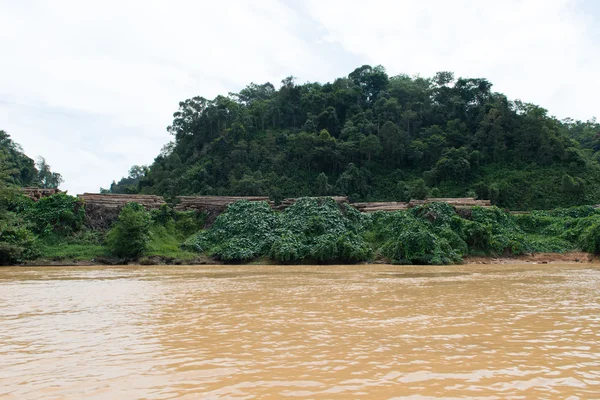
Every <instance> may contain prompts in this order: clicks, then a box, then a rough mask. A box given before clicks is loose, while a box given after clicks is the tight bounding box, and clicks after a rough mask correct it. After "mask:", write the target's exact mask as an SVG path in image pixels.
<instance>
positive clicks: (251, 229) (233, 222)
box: [184, 200, 278, 261]
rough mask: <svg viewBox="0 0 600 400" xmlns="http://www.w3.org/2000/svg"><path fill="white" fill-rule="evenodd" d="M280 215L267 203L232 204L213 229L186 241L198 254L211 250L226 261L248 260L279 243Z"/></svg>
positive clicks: (244, 202) (239, 202)
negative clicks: (276, 242)
mask: <svg viewBox="0 0 600 400" xmlns="http://www.w3.org/2000/svg"><path fill="white" fill-rule="evenodd" d="M277 225H278V216H277V215H276V214H275V212H274V211H273V210H272V209H271V207H270V206H269V204H268V203H267V202H264V201H259V202H250V201H247V200H242V201H238V202H236V203H233V204H230V205H229V206H228V207H227V209H226V210H225V211H224V212H223V213H222V214H221V215H219V216H218V217H217V219H216V220H215V222H214V224H213V225H212V226H211V228H210V229H208V230H206V231H201V232H199V233H197V234H196V235H193V236H192V237H190V238H189V239H188V240H186V241H185V243H184V247H186V248H189V249H190V250H195V251H207V250H210V252H211V254H213V255H214V256H216V257H217V258H219V259H221V260H223V261H247V260H250V259H253V258H255V257H258V256H260V255H263V254H266V253H267V251H268V249H270V248H271V246H272V243H273V241H274V240H275V235H274V232H275V230H276V229H277Z"/></svg>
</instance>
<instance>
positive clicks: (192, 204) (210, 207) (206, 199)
mask: <svg viewBox="0 0 600 400" xmlns="http://www.w3.org/2000/svg"><path fill="white" fill-rule="evenodd" d="M177 199H178V200H179V204H177V205H176V206H175V210H176V211H207V212H211V211H213V212H219V213H221V212H223V211H225V209H226V208H227V206H228V205H230V204H231V203H235V202H236V201H240V200H248V201H266V202H267V203H269V205H270V206H273V205H274V203H273V202H272V201H270V200H269V198H268V197H261V196H179V197H177Z"/></svg>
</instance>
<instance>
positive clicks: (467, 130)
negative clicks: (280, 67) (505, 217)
mask: <svg viewBox="0 0 600 400" xmlns="http://www.w3.org/2000/svg"><path fill="white" fill-rule="evenodd" d="M491 88H492V84H491V83H490V82H488V81H487V80H485V79H467V78H458V79H455V78H454V75H453V74H452V73H448V72H441V73H438V74H436V75H435V76H434V77H433V78H421V77H409V76H406V75H398V76H392V77H390V76H388V75H387V73H386V71H385V70H384V69H383V67H381V66H378V67H370V66H362V67H360V68H357V69H356V70H354V71H353V72H352V73H350V74H349V75H348V77H344V78H339V79H336V80H335V81H334V82H333V83H325V84H321V83H305V84H297V83H295V82H294V79H293V78H286V79H284V80H283V81H282V84H281V86H280V87H279V88H278V89H276V88H275V87H274V86H273V85H272V84H270V83H265V84H254V83H253V84H250V85H249V86H247V87H246V88H244V89H243V90H241V91H240V92H239V93H231V94H230V95H229V96H218V97H216V98H215V99H213V100H207V99H205V98H203V97H194V98H191V99H188V100H185V101H184V102H181V103H180V104H179V110H178V111H177V112H176V113H175V114H174V120H173V123H172V125H171V126H169V127H168V131H169V132H170V133H171V134H173V136H174V141H173V142H171V143H170V144H168V145H167V146H165V148H164V149H163V150H162V152H161V153H160V154H159V155H158V157H156V159H155V160H154V163H153V164H152V165H150V166H148V167H144V166H134V167H132V169H131V171H130V174H129V176H128V177H127V178H123V179H122V180H121V181H120V182H119V183H113V184H112V185H111V187H110V191H112V192H113V193H129V192H131V193H133V192H135V193H137V192H140V193H153V194H161V195H165V196H167V197H171V196H175V195H182V194H202V195H268V196H270V197H271V199H273V200H279V199H281V198H284V197H302V196H325V195H334V194H337V195H349V196H350V197H351V199H352V200H408V199H409V198H423V197H425V196H427V195H428V194H429V195H431V197H459V196H465V195H470V196H471V195H477V196H478V197H480V198H485V199H491V200H492V201H493V203H494V204H496V205H498V206H500V207H505V208H510V209H513V210H521V209H551V208H556V207H569V206H574V205H581V204H594V203H596V202H600V190H599V188H600V168H599V166H598V158H599V155H600V154H599V153H597V152H598V150H600V136H599V133H600V125H599V124H598V123H596V122H595V120H591V121H588V122H581V121H572V120H564V121H558V120H556V119H555V118H553V117H551V116H549V115H548V113H547V111H546V110H544V109H543V108H541V107H538V106H535V105H533V104H528V103H523V102H521V101H510V100H509V99H507V98H506V97H505V96H504V95H502V94H500V93H495V92H493V91H492V90H491Z"/></svg>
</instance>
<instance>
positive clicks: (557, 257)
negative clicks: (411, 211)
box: [0, 251, 600, 268]
mask: <svg viewBox="0 0 600 400" xmlns="http://www.w3.org/2000/svg"><path fill="white" fill-rule="evenodd" d="M565 263H569V264H597V263H600V258H598V257H597V256H595V255H593V254H591V253H586V252H581V251H573V252H568V253H533V254H522V255H517V256H514V255H503V256H465V257H464V258H463V263H462V264H459V265H476V264H565ZM275 264H277V265H280V264H279V263H276V262H274V261H272V260H269V259H260V260H255V261H251V262H246V263H223V262H221V261H219V260H215V259H212V258H209V257H197V258H194V259H185V260H184V259H177V258H170V257H162V256H150V257H143V258H141V259H138V260H131V261H124V260H118V259H109V258H102V259H91V260H47V259H38V260H33V261H30V262H27V263H23V264H15V265H6V267H44V266H47V267H91V266H127V265H136V266H139V265H149V266H151V265H163V266H171V265H229V266H235V265H240V266H247V265H275ZM378 264H389V263H388V262H370V263H357V264H353V265H378ZM289 265H290V266H299V265H300V266H301V265H305V264H289ZM311 265H314V264H311ZM327 265H336V264H335V263H334V264H323V266H327ZM407 266H413V267H414V266H419V265H416V264H412V265H411V264H407ZM423 266H428V265H423ZM0 268H1V267H0Z"/></svg>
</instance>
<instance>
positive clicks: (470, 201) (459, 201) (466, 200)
mask: <svg viewBox="0 0 600 400" xmlns="http://www.w3.org/2000/svg"><path fill="white" fill-rule="evenodd" d="M412 201H415V200H411V202H412ZM422 201H425V202H426V203H436V202H437V203H448V204H450V205H451V206H454V207H491V206H492V202H491V201H490V200H477V199H475V198H474V197H458V198H447V197H433V198H428V199H426V200H422Z"/></svg>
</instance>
